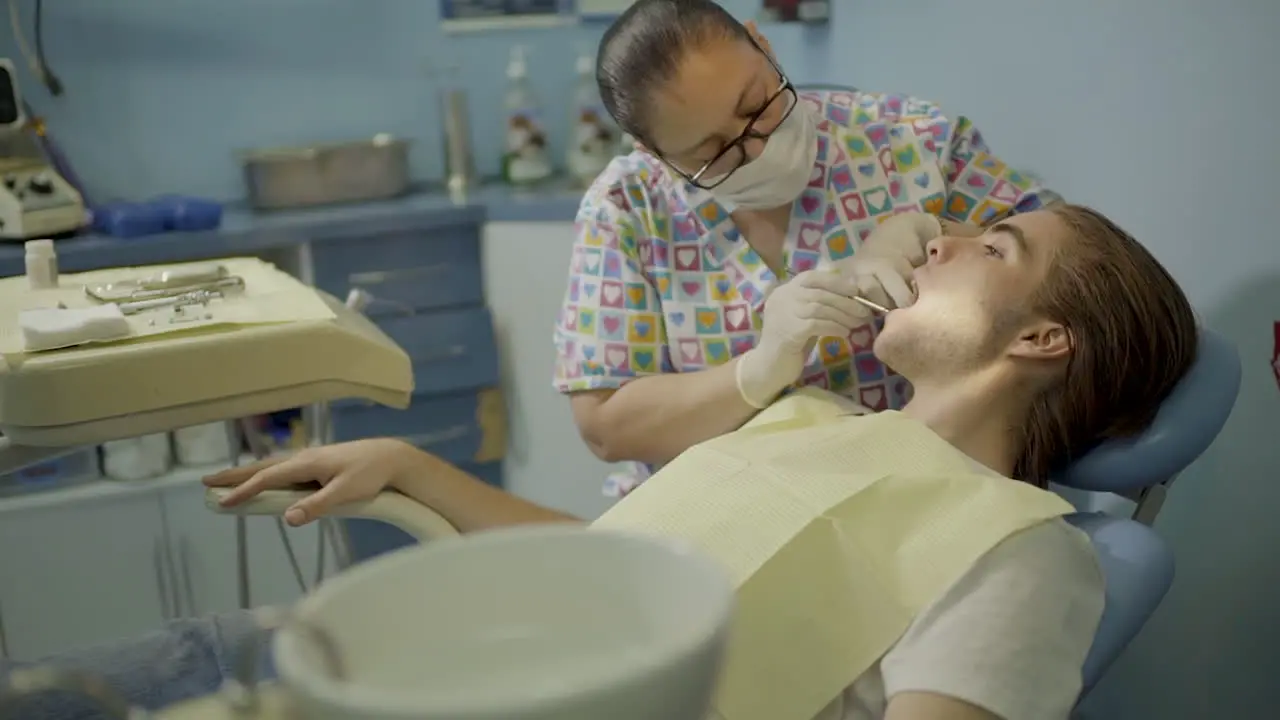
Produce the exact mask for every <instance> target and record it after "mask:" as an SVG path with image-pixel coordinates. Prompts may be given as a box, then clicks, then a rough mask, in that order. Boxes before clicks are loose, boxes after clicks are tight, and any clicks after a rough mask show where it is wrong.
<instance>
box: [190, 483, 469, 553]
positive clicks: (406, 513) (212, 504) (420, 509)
mask: <svg viewBox="0 0 1280 720" xmlns="http://www.w3.org/2000/svg"><path fill="white" fill-rule="evenodd" d="M228 492H230V489H229V488H209V489H208V490H206V491H205V505H206V506H207V507H208V508H209V509H210V510H212V511H214V512H216V513H219V514H224V515H272V516H279V515H283V514H284V512H285V510H288V509H289V507H290V506H292V505H293V504H294V503H296V502H298V501H299V500H301V499H302V498H304V497H306V496H308V495H310V494H311V493H312V492H314V491H313V490H309V489H303V488H300V489H297V490H266V491H264V492H262V493H259V494H258V495H257V496H256V497H254V498H252V499H250V500H248V501H246V502H244V503H241V504H239V505H236V506H235V507H223V506H222V505H221V504H220V501H221V500H222V498H223V497H225V496H226V494H227V493H228ZM328 516H329V517H338V518H363V519H366V520H379V521H381V522H385V523H388V524H390V525H394V526H396V527H398V528H400V529H401V530H403V531H405V532H407V533H409V534H410V535H412V536H413V537H414V538H417V540H418V541H419V542H425V541H427V540H430V539H432V538H438V537H445V536H449V535H457V534H458V529H457V528H455V527H454V526H453V525H452V524H450V523H449V521H448V520H445V519H444V517H443V516H442V515H440V514H439V513H437V512H436V511H434V510H432V509H431V508H429V507H427V506H426V505H423V504H422V503H420V502H417V501H416V500H412V499H410V498H407V497H405V496H404V495H401V494H400V493H398V492H396V491H394V490H384V491H382V492H381V493H379V494H378V496H377V497H375V498H373V499H371V500H363V501H361V502H355V503H347V504H346V505H339V506H338V507H336V508H334V509H333V510H332V511H331V512H330V513H329V514H328Z"/></svg>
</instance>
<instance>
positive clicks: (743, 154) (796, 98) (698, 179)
mask: <svg viewBox="0 0 1280 720" xmlns="http://www.w3.org/2000/svg"><path fill="white" fill-rule="evenodd" d="M751 44H752V45H753V46H754V47H755V48H756V50H759V51H760V54H761V55H764V57H765V60H768V61H769V67H771V68H773V71H774V72H775V73H777V74H778V77H780V78H782V84H781V85H779V86H778V89H777V90H775V91H774V92H773V94H772V95H770V96H769V99H768V100H767V101H766V102H765V104H764V105H761V106H760V109H759V110H757V111H756V112H755V113H753V114H752V115H751V117H750V118H748V120H747V125H746V127H744V128H743V130H742V133H741V134H739V135H738V137H736V138H734V139H733V140H732V141H730V142H728V143H726V144H725V146H724V147H722V148H720V152H718V153H716V155H715V157H713V158H711V159H710V160H708V161H707V162H705V163H703V164H702V167H700V168H698V171H697V172H695V173H693V174H692V175H690V174H689V173H687V172H685V171H684V170H681V169H680V167H679V166H677V165H676V164H675V163H673V162H671V161H670V160H667V159H666V158H662V159H663V160H666V162H667V164H668V165H670V166H671V167H672V168H673V169H674V170H675V171H676V172H678V173H680V175H681V176H682V177H684V179H685V180H687V181H688V182H689V183H690V184H692V185H693V186H694V187H697V188H701V189H703V190H714V189H716V188H718V187H720V186H721V185H723V184H724V183H725V181H726V180H728V179H729V178H730V177H732V176H733V174H734V173H736V172H737V171H738V170H741V169H742V166H743V165H746V164H747V149H746V147H744V145H743V143H745V142H746V141H748V140H768V139H769V137H770V136H771V135H773V134H774V133H775V132H777V131H778V128H780V127H782V124H783V123H784V122H786V121H787V118H789V117H791V113H793V112H795V109H796V106H797V105H799V104H800V95H799V94H798V93H797V92H796V86H795V85H793V84H792V83H791V80H789V79H788V78H787V76H786V73H784V72H782V68H780V67H778V63H777V62H775V61H774V59H773V56H771V55H770V54H769V53H767V52H765V51H764V48H762V47H760V46H759V45H758V44H756V42H755V41H754V40H752V41H751ZM787 93H790V94H791V104H790V105H789V106H788V107H787V110H786V112H784V113H783V114H782V117H781V118H779V119H778V124H777V125H775V126H774V127H773V129H772V130H770V131H769V132H767V133H762V132H756V131H755V130H754V129H753V128H754V127H755V124H756V123H757V122H759V121H760V117H761V116H762V115H764V114H765V113H766V112H768V110H769V108H770V107H772V106H773V104H774V103H775V102H777V100H778V98H781V97H783V96H784V95H786V94H787ZM735 149H736V150H738V151H739V158H738V164H737V165H734V166H733V169H731V170H729V172H726V173H725V174H723V175H721V176H720V177H718V178H716V180H715V182H714V183H710V184H708V183H704V182H702V176H703V175H706V174H707V170H709V169H710V168H711V166H713V165H715V164H716V163H717V162H719V161H720V160H721V159H722V158H724V157H725V156H726V155H728V154H729V153H730V152H732V151H734V150H735ZM660 157H661V156H660Z"/></svg>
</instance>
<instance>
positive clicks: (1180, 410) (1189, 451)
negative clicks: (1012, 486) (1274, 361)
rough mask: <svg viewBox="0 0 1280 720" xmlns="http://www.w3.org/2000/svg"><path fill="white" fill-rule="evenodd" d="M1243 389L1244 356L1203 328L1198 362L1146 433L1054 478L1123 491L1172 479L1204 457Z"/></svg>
mask: <svg viewBox="0 0 1280 720" xmlns="http://www.w3.org/2000/svg"><path fill="white" fill-rule="evenodd" d="M1239 392H1240V354H1239V353H1238V352H1237V351H1236V347H1235V345H1234V344H1232V343H1231V341H1230V340H1227V339H1226V338H1225V337H1223V336H1222V335H1219V334H1218V333H1216V332H1214V331H1212V330H1209V329H1207V328H1203V327H1202V328H1200V348H1199V352H1198V354H1197V357H1196V361H1195V364H1194V365H1192V366H1191V370H1189V371H1188V372H1187V374H1186V376H1185V377H1183V378H1182V380H1181V381H1180V382H1179V383H1178V385H1177V387H1175V388H1174V389H1173V392H1172V393H1170V394H1169V397H1168V398H1166V399H1165V401H1164V403H1163V404H1161V405H1160V411H1159V412H1158V413H1157V414H1156V419H1155V421H1154V422H1152V423H1151V427H1149V428H1147V429H1146V430H1145V431H1144V432H1143V433H1142V434H1140V435H1137V436H1134V437H1132V438H1125V439H1122V440H1111V441H1108V442H1105V443H1103V444H1101V445H1099V446H1098V447H1096V448H1094V449H1093V450H1091V451H1090V452H1089V454H1087V455H1085V456H1084V457H1082V458H1080V459H1079V460H1077V461H1076V462H1074V463H1072V465H1071V466H1070V467H1068V468H1067V469H1066V471H1065V472H1063V473H1061V474H1060V475H1059V476H1058V477H1055V478H1054V482H1056V483H1058V484H1059V485H1065V486H1067V487H1073V488H1078V489H1081V490H1098V491H1103V492H1113V493H1125V492H1130V491H1133V490H1139V489H1141V488H1145V487H1150V486H1152V485H1156V484H1159V483H1162V482H1164V481H1165V480H1169V479H1170V478H1172V477H1174V476H1175V475H1177V474H1178V473H1180V472H1182V470H1183V469H1184V468H1186V467H1187V466H1188V465H1190V464H1191V463H1192V461H1194V460H1195V459H1196V458H1198V457H1200V454H1201V453H1203V452H1204V451H1205V450H1206V449H1207V448H1208V447H1209V445H1210V444H1212V443H1213V441H1214V438H1216V437H1218V433H1219V432H1220V431H1221V430H1222V426H1223V425H1224V424H1226V422H1227V417H1228V416H1230V415H1231V409H1232V408H1233V407H1234V406H1235V402H1236V396H1237V395H1238V394H1239Z"/></svg>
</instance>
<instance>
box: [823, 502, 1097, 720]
mask: <svg viewBox="0 0 1280 720" xmlns="http://www.w3.org/2000/svg"><path fill="white" fill-rule="evenodd" d="M1103 590H1104V588H1103V578H1102V571H1101V569H1100V568H1099V566H1098V561H1097V556H1096V554H1095V553H1094V550H1093V546H1092V545H1091V544H1090V542H1089V539H1088V537H1087V536H1085V534H1084V533H1082V532H1081V531H1079V530H1077V529H1076V528H1074V527H1072V526H1071V525H1069V524H1067V522H1066V521H1064V520H1061V519H1057V520H1050V521H1047V522H1044V523H1040V524H1039V525H1036V526H1034V527H1031V528H1028V529H1027V530H1023V531H1022V532H1020V533H1018V534H1016V535H1012V536H1010V537H1009V538H1007V539H1006V540H1004V541H1003V542H1001V543H1000V544H999V545H997V546H996V547H994V548H992V550H991V551H990V552H989V553H987V554H986V555H985V556H983V557H982V558H981V559H980V560H979V561H978V562H977V563H976V564H975V565H974V566H973V568H972V569H970V570H969V572H968V573H966V574H965V575H964V576H963V577H962V578H961V579H960V581H959V582H957V583H956V584H955V585H954V586H952V587H951V588H950V589H949V590H948V591H947V593H946V594H945V595H944V596H943V597H942V598H940V599H939V600H938V601H937V602H935V603H934V604H933V605H931V606H930V607H928V608H926V609H925V610H924V611H923V612H921V613H920V615H919V616H918V617H917V618H916V619H915V621H914V622H913V623H912V624H911V627H910V628H908V629H907V631H906V633H905V634H904V635H903V636H902V638H900V639H899V640H898V642H897V644H895V645H894V647H893V648H892V649H891V650H889V652H887V653H885V655H884V657H882V658H881V659H880V661H879V662H878V663H876V665H875V666H873V667H872V668H871V669H870V670H868V671H867V672H866V673H864V674H863V675H862V676H861V677H860V678H858V680H857V681H856V682H854V683H853V685H851V686H849V688H848V689H846V690H845V691H844V693H843V694H842V695H841V696H840V697H839V698H837V699H836V700H835V701H833V702H832V703H831V704H830V705H829V706H827V707H826V708H825V709H824V710H823V711H822V712H821V713H819V714H818V716H817V718H815V720H873V719H878V718H882V717H884V713H885V707H886V705H887V703H888V699H889V698H891V697H893V696H894V694H896V693H900V692H905V691H920V692H931V693H935V694H938V695H945V696H948V697H953V698H957V699H959V700H964V701H965V702H968V703H970V704H973V705H977V706H978V707H982V708H985V709H986V710H987V711H989V712H991V713H993V714H995V715H996V716H997V717H1000V718H1002V720H1065V719H1066V718H1067V717H1068V716H1069V714H1070V712H1071V709H1072V707H1073V706H1074V705H1075V702H1076V698H1077V696H1078V695H1079V693H1080V688H1081V683H1082V679H1081V675H1080V672H1081V668H1082V666H1083V665H1084V660H1085V656H1086V655H1087V654H1088V652H1089V647H1090V646H1091V645H1092V643H1093V635H1094V632H1095V631H1096V630H1097V628H1098V622H1099V620H1100V619H1101V618H1102V608H1103V601H1104V597H1103Z"/></svg>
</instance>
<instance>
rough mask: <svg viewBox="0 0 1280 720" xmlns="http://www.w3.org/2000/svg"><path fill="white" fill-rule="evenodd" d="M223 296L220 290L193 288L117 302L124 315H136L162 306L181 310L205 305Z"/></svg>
mask: <svg viewBox="0 0 1280 720" xmlns="http://www.w3.org/2000/svg"><path fill="white" fill-rule="evenodd" d="M223 297H224V295H223V294H222V292H221V291H220V290H193V291H191V292H185V293H181V294H179V295H168V296H164V297H157V298H149V299H146V300H134V301H132V302H122V303H118V305H119V306H120V312H122V313H124V314H125V315H137V314H138V313H140V312H143V311H144V310H154V309H156V308H162V307H172V308H173V309H174V310H181V309H182V308H184V307H187V306H190V305H207V304H208V303H209V301H210V300H220V299H222V298H223Z"/></svg>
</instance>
